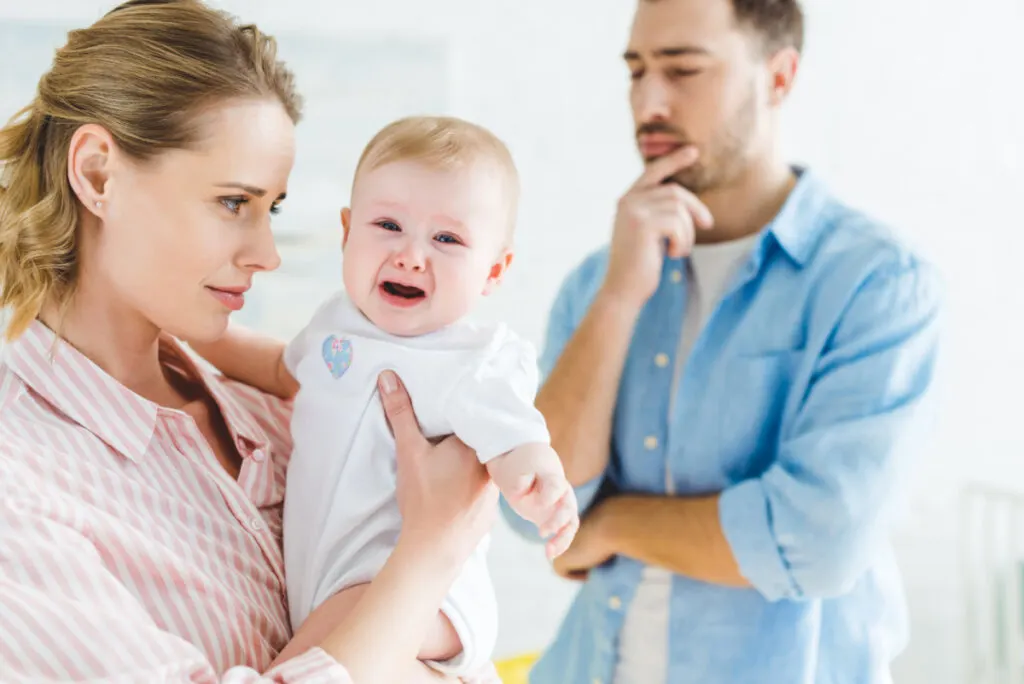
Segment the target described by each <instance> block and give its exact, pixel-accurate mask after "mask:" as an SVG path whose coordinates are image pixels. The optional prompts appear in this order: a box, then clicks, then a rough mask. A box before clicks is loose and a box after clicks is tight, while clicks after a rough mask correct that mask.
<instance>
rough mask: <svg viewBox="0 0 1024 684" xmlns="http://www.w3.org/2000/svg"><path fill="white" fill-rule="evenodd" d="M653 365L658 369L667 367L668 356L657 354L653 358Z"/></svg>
mask: <svg viewBox="0 0 1024 684" xmlns="http://www.w3.org/2000/svg"><path fill="white" fill-rule="evenodd" d="M654 365H655V366H657V367H658V368H664V367H665V366H667V365H668V354H658V355H657V356H655V357H654Z"/></svg>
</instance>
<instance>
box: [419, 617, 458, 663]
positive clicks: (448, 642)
mask: <svg viewBox="0 0 1024 684" xmlns="http://www.w3.org/2000/svg"><path fill="white" fill-rule="evenodd" d="M461 652H462V641H461V640H460V639H459V633H458V632H456V631H455V626H454V625H452V621H451V620H449V619H448V616H446V615H445V614H444V613H438V614H437V619H436V620H434V624H433V625H432V626H431V627H430V632H428V633H427V640H426V641H424V642H423V648H421V649H420V654H419V658H420V660H434V661H443V660H451V659H452V658H454V657H455V656H457V655H459V653H461Z"/></svg>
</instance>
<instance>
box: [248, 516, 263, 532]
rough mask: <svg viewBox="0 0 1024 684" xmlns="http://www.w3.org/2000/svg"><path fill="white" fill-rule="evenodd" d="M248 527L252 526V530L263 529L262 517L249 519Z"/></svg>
mask: <svg viewBox="0 0 1024 684" xmlns="http://www.w3.org/2000/svg"><path fill="white" fill-rule="evenodd" d="M249 527H251V528H252V530H253V532H259V531H260V530H262V529H263V519H262V518H260V517H255V518H253V519H252V520H250V521H249Z"/></svg>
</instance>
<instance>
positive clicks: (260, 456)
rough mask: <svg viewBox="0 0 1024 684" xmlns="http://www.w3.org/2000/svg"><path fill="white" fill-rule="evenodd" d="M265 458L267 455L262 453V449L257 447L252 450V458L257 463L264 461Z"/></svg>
mask: <svg viewBox="0 0 1024 684" xmlns="http://www.w3.org/2000/svg"><path fill="white" fill-rule="evenodd" d="M266 458H267V455H266V454H265V453H263V450H262V449H257V450H256V451H254V452H252V460H254V461H256V462H257V463H263V461H265V460H266Z"/></svg>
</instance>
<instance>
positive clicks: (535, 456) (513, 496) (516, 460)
mask: <svg viewBox="0 0 1024 684" xmlns="http://www.w3.org/2000/svg"><path fill="white" fill-rule="evenodd" d="M487 471H488V472H489V473H490V475H491V479H493V480H494V483H495V484H496V485H497V486H498V489H500V490H501V493H502V495H503V496H504V497H505V500H506V501H508V503H509V505H510V506H511V507H512V510H514V511H515V512H516V514H517V515H519V516H520V517H522V518H523V519H524V520H528V521H530V522H532V523H534V524H535V525H537V531H538V533H539V534H540V536H541V538H543V539H547V544H546V547H547V548H546V551H547V555H548V557H549V558H555V557H557V556H560V555H562V554H563V553H565V550H566V549H568V548H569V544H570V543H571V542H572V540H573V537H575V535H576V531H577V530H578V529H579V510H578V505H577V503H576V495H575V493H574V492H573V489H572V487H571V486H570V485H569V481H568V480H567V479H566V477H565V469H564V468H563V467H562V460H561V459H560V458H559V457H558V454H557V453H556V452H555V450H554V449H552V448H551V446H550V445H549V444H546V443H542V442H533V443H528V444H522V445H520V446H517V447H515V448H514V449H512V450H511V451H509V452H508V453H505V454H503V455H501V456H498V457H497V458H495V459H492V460H491V461H488V463H487Z"/></svg>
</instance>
